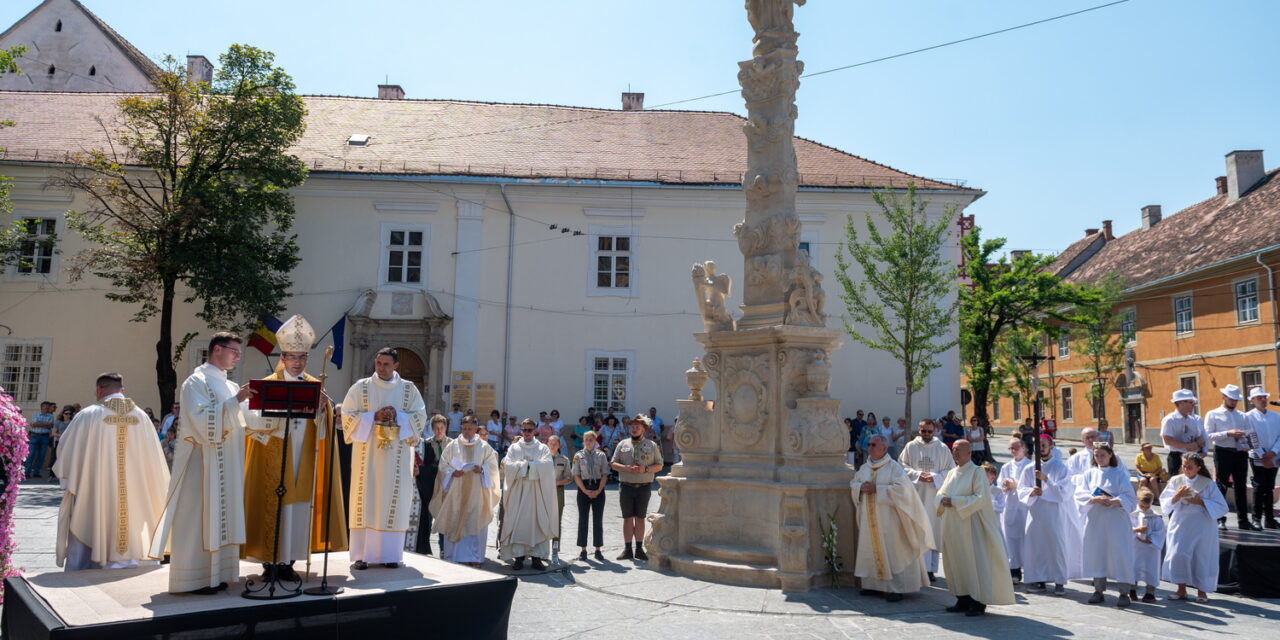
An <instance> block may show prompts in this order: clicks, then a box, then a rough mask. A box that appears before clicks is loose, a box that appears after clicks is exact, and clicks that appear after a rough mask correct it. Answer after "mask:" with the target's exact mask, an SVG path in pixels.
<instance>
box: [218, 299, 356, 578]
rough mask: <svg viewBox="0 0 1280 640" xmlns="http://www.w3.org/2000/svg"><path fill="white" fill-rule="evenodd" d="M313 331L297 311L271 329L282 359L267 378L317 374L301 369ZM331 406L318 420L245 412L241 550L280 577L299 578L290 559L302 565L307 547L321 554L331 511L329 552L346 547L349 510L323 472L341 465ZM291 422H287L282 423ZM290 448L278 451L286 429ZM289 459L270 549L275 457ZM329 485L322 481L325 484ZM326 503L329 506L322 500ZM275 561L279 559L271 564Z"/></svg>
mask: <svg viewBox="0 0 1280 640" xmlns="http://www.w3.org/2000/svg"><path fill="white" fill-rule="evenodd" d="M315 338H316V333H315V330H313V329H312V328H311V324H310V323H308V322H307V320H306V319H305V318H303V317H302V316H299V315H295V316H293V317H291V318H289V319H288V320H285V321H284V323H283V324H281V325H280V328H279V329H278V330H276V345H277V346H278V347H279V349H280V364H279V366H277V367H276V372H275V373H273V374H271V375H269V376H267V377H266V378H265V379H266V380H309V381H312V382H316V381H317V379H316V378H314V377H312V376H311V375H310V374H308V373H307V372H306V367H307V358H308V352H309V351H310V350H311V344H312V342H314V341H315ZM332 420H333V404H332V403H331V402H329V400H328V398H325V399H324V400H323V402H322V403H321V406H320V410H319V411H318V412H317V414H316V418H315V419H313V418H303V419H295V420H292V421H287V420H285V419H284V418H263V417H262V412H261V411H250V412H249V423H250V424H249V429H248V430H249V434H250V437H249V439H248V441H247V442H246V444H245V454H244V455H245V480H244V485H245V494H244V509H245V515H246V518H245V535H246V539H245V544H244V548H243V549H242V555H243V557H245V558H248V559H250V560H252V561H254V562H260V563H262V564H263V568H264V570H268V571H276V572H278V573H279V575H280V577H281V578H282V579H285V580H295V579H297V573H296V572H295V571H294V569H293V563H294V562H297V561H299V560H300V561H302V562H306V561H307V558H308V557H309V556H310V552H312V551H324V549H325V541H324V533H325V526H324V517H325V514H326V513H327V514H328V516H329V527H328V531H329V537H330V540H329V549H330V550H331V551H342V550H345V549H346V548H347V525H346V519H345V517H346V515H345V512H344V511H343V509H344V506H343V503H342V478H341V476H340V474H339V473H336V472H335V473H332V474H328V475H326V473H325V466H326V463H325V460H326V459H328V460H329V464H331V465H333V466H332V468H333V469H338V457H337V456H338V451H337V447H333V446H331V445H330V442H329V435H328V432H329V427H328V425H330V424H332ZM286 422H289V424H287V425H286V424H285V423H286ZM286 428H287V429H288V431H289V448H288V450H287V451H285V450H283V447H284V435H285V429H286ZM282 454H283V455H284V456H285V457H287V460H286V462H285V469H286V473H285V474H284V475H283V478H284V487H285V493H284V497H283V507H282V509H281V511H280V520H279V528H280V545H279V547H278V548H277V552H276V553H274V554H273V553H272V550H271V545H272V543H273V542H274V540H275V536H276V524H277V522H276V493H275V492H276V488H277V487H278V486H279V485H280V482H281V477H282V476H281V474H280V459H281V457H282ZM326 480H328V481H329V483H328V484H327V485H326V483H325V481H326ZM326 499H327V500H328V501H329V504H328V507H327V508H326V506H325V500H326ZM273 559H274V560H275V562H276V565H275V566H274V567H272V566H271V562H272V561H273Z"/></svg>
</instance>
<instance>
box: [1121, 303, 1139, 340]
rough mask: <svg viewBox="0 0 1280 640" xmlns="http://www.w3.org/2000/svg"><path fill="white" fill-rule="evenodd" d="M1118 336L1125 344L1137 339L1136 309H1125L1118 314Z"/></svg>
mask: <svg viewBox="0 0 1280 640" xmlns="http://www.w3.org/2000/svg"><path fill="white" fill-rule="evenodd" d="M1120 337H1121V338H1122V339H1123V340H1124V341H1125V343H1126V344H1128V343H1130V342H1136V341H1137V340H1138V310H1137V309H1125V311H1124V313H1122V314H1120Z"/></svg>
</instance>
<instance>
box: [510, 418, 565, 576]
mask: <svg viewBox="0 0 1280 640" xmlns="http://www.w3.org/2000/svg"><path fill="white" fill-rule="evenodd" d="M536 428H537V425H536V424H534V422H533V420H530V419H528V418H526V419H525V421H524V424H522V425H520V436H521V437H520V439H519V440H517V441H516V442H514V443H513V444H512V445H511V446H510V447H509V448H508V449H507V455H506V457H505V458H503V460H502V481H503V489H504V491H503V494H502V504H503V508H504V510H503V519H502V531H501V532H500V533H499V536H498V539H499V540H500V541H501V543H502V544H501V545H500V546H501V549H502V559H503V560H504V561H506V562H513V561H514V562H513V568H514V569H516V570H517V571H519V570H521V569H523V568H524V561H525V559H526V558H532V559H533V568H534V569H537V570H542V569H544V568H546V567H545V565H543V562H544V561H547V560H549V559H550V558H551V538H553V537H555V536H557V535H559V533H560V526H559V525H560V523H559V521H558V519H557V518H556V515H557V512H556V467H555V463H554V461H553V460H552V458H551V449H550V448H548V447H547V445H545V444H543V443H541V442H539V441H538V440H537V439H536V438H535V437H534V436H535V434H536V431H535V430H536Z"/></svg>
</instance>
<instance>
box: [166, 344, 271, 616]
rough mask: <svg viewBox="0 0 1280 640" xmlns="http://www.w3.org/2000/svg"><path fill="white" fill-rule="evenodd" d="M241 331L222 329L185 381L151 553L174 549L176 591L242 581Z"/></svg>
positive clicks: (209, 589) (172, 588)
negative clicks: (236, 372)
mask: <svg viewBox="0 0 1280 640" xmlns="http://www.w3.org/2000/svg"><path fill="white" fill-rule="evenodd" d="M240 350H241V343H240V336H238V335H236V334H234V333H226V332H223V333H216V334H214V336H213V339H212V340H210V341H209V359H208V361H207V362H205V363H204V364H202V365H200V366H199V367H196V370H195V371H193V372H192V373H191V375H190V376H189V377H188V378H187V379H186V381H185V382H183V383H182V418H181V420H179V421H178V425H179V426H178V444H177V445H176V448H175V450H174V455H173V470H172V474H173V475H172V478H171V479H170V481H169V495H168V497H167V498H166V499H165V512H164V518H163V519H162V520H161V523H160V528H159V531H158V533H157V535H156V537H155V538H154V539H153V540H152V543H151V555H152V557H155V558H159V557H161V555H162V554H163V553H164V552H165V550H166V549H169V550H170V562H169V592H170V593H182V592H191V593H195V594H199V595H211V594H214V593H217V592H218V591H221V590H224V589H226V588H227V583H229V582H235V581H237V580H239V579H240V545H242V544H244V541H245V528H244V433H245V432H244V428H245V426H246V419H247V415H246V412H247V411H248V407H247V406H246V404H245V403H246V401H247V400H248V399H249V397H250V396H251V395H253V393H254V392H253V390H252V389H250V388H249V387H243V388H241V387H240V385H238V384H236V383H234V382H232V381H231V380H229V379H227V372H228V371H230V370H231V369H234V368H235V366H236V363H237V362H239V361H240Z"/></svg>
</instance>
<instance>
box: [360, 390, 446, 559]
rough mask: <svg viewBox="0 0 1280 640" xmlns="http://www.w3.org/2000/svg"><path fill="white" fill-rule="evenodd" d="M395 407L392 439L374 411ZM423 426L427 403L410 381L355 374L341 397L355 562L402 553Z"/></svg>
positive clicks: (398, 555) (411, 505) (400, 554)
mask: <svg viewBox="0 0 1280 640" xmlns="http://www.w3.org/2000/svg"><path fill="white" fill-rule="evenodd" d="M383 407H392V408H393V409H395V410H396V426H397V427H398V429H397V430H396V432H395V434H394V437H395V439H394V440H390V439H388V440H383V439H381V438H380V437H379V434H378V427H377V425H375V424H374V415H375V414H376V413H377V412H378V410H379V409H381V408H383ZM426 426H427V406H426V404H425V403H424V402H423V401H422V394H421V393H419V392H418V388H417V387H415V386H414V385H413V383H412V382H409V381H408V380H405V379H403V378H401V377H400V374H398V373H393V374H392V375H391V379H390V380H383V379H382V378H379V377H378V376H376V375H375V376H370V377H368V378H363V379H361V380H357V381H356V383H355V384H353V385H351V389H349V390H348V391H347V397H346V399H345V400H343V402H342V436H343V438H344V439H345V440H346V441H347V443H348V444H351V445H352V447H351V505H350V517H349V519H348V526H349V528H350V530H351V537H350V546H351V550H350V554H351V560H352V561H355V562H359V561H364V562H374V563H392V562H400V561H401V560H402V559H403V558H404V545H405V534H406V532H407V531H408V530H409V511H410V509H412V508H413V496H414V483H413V451H414V448H415V447H416V446H417V445H418V441H419V440H420V439H421V438H422V430H423V429H424V428H426Z"/></svg>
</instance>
